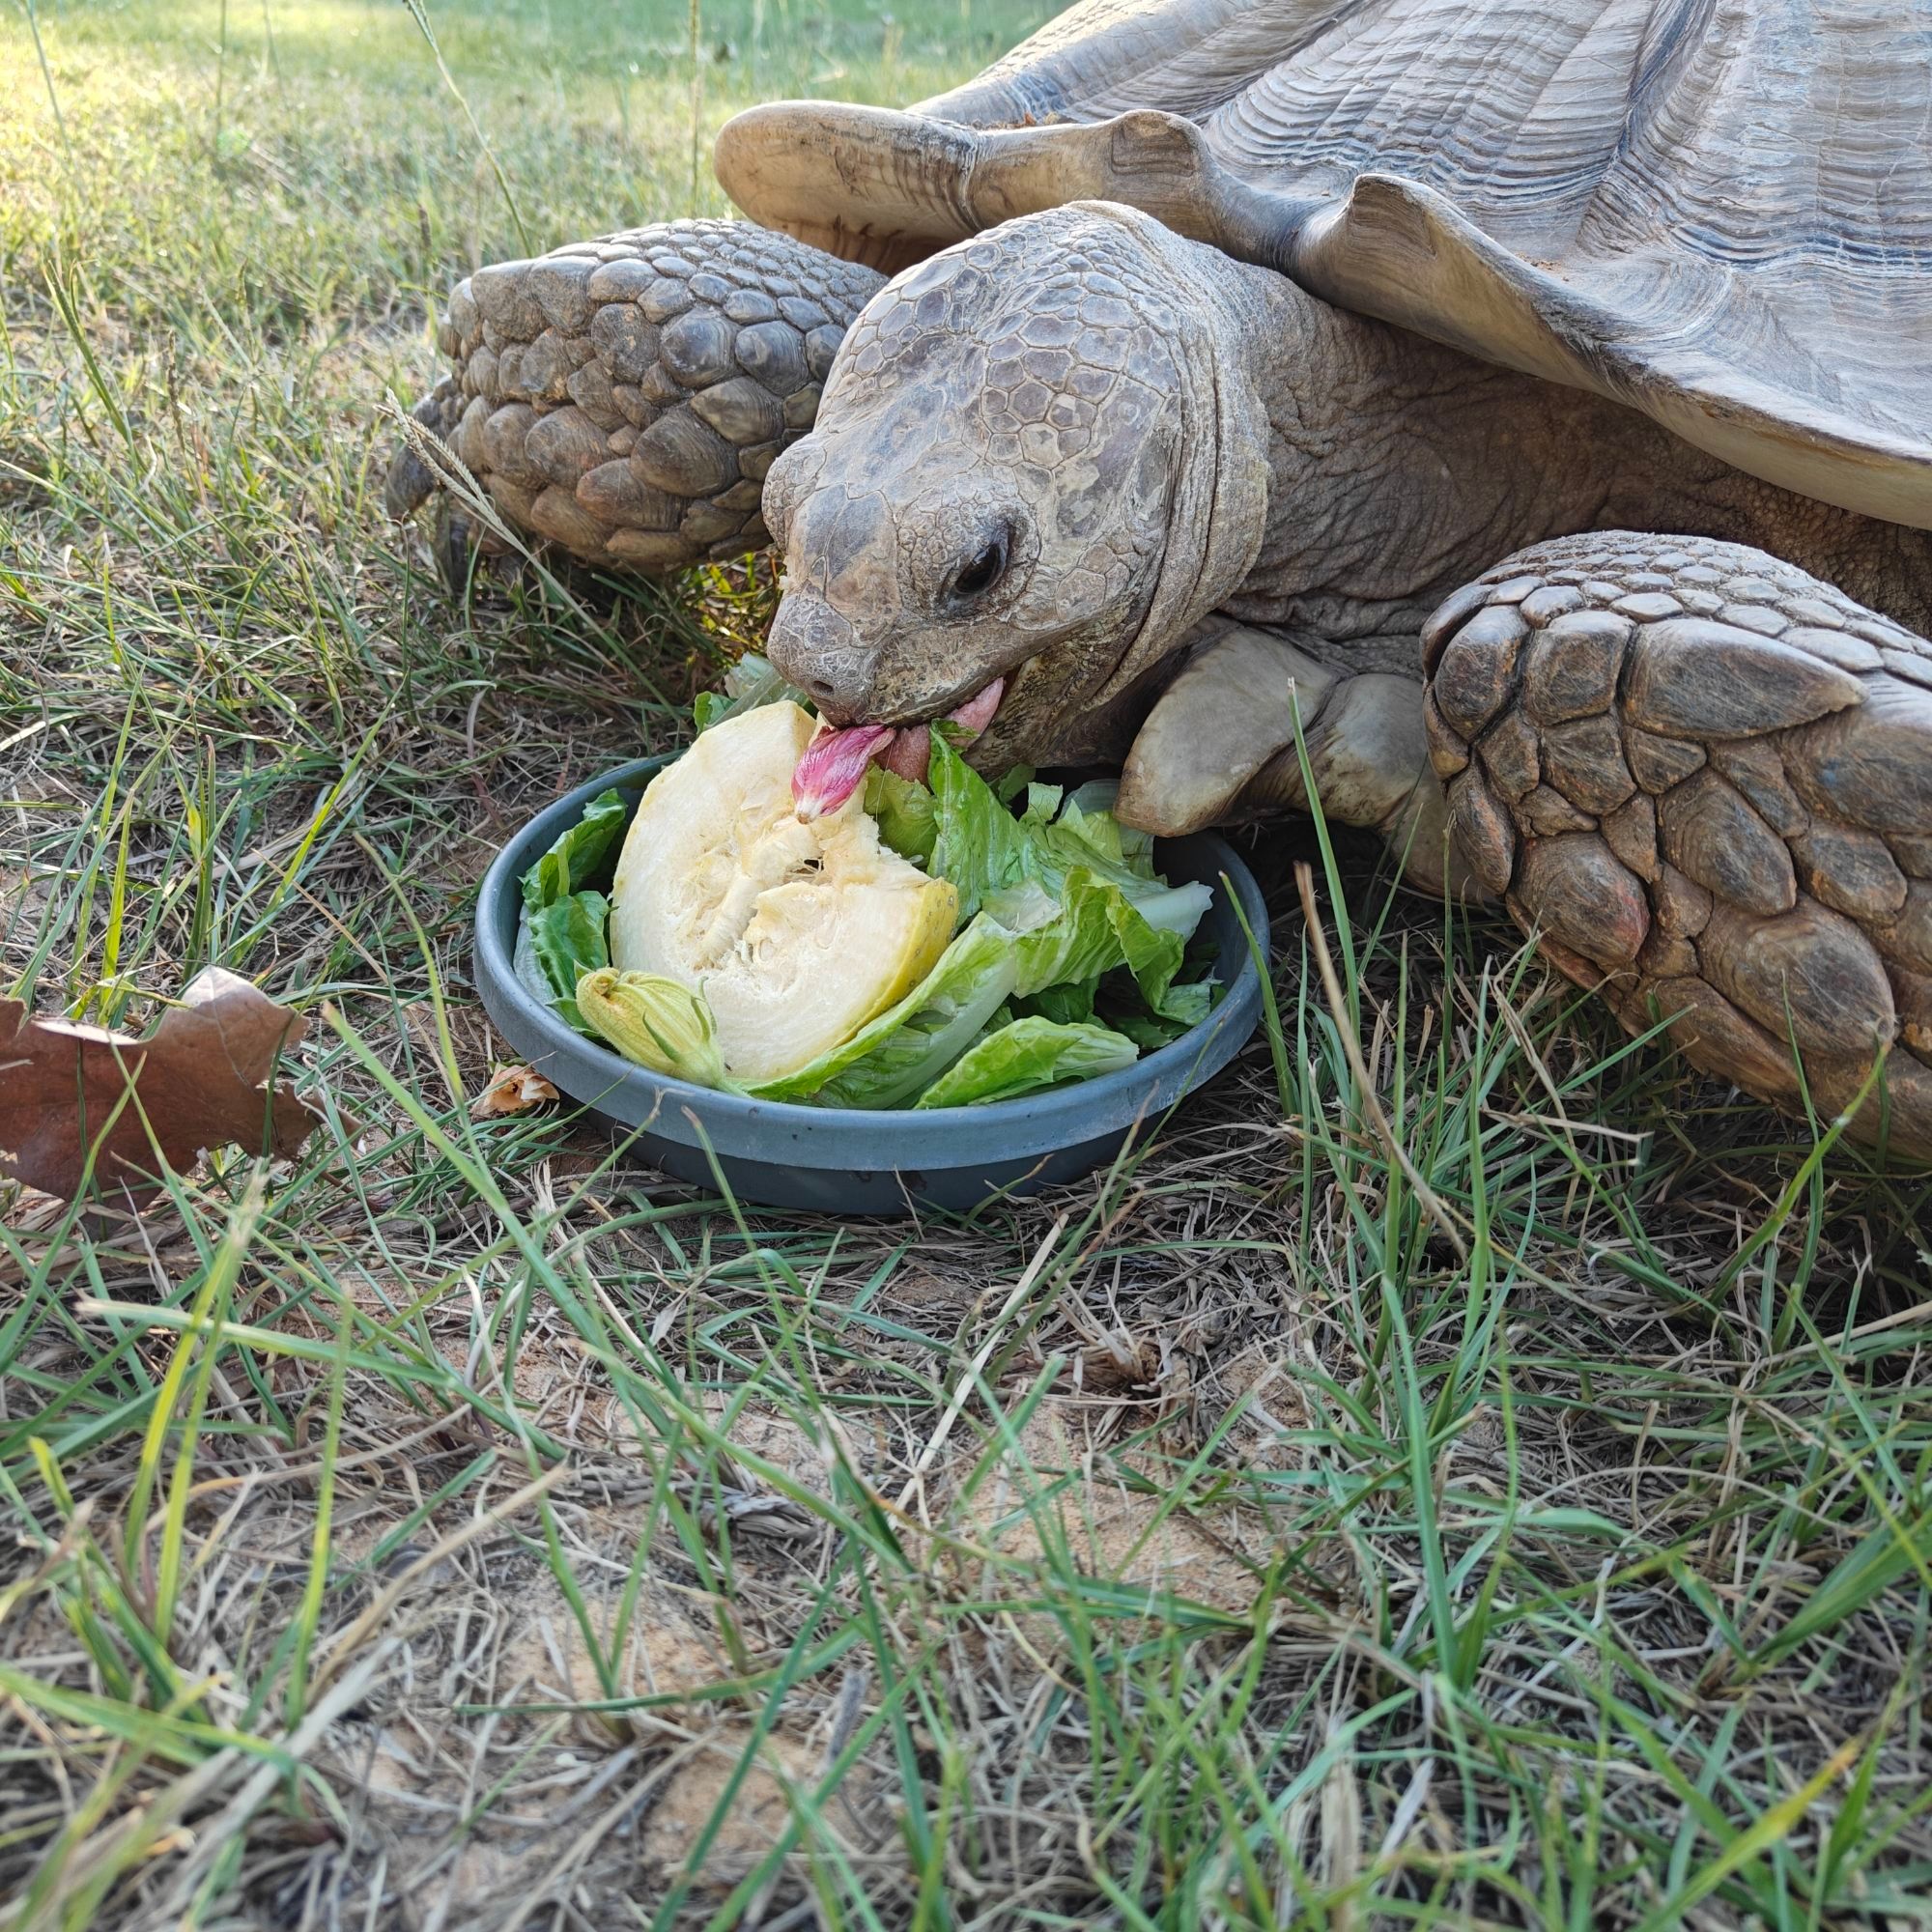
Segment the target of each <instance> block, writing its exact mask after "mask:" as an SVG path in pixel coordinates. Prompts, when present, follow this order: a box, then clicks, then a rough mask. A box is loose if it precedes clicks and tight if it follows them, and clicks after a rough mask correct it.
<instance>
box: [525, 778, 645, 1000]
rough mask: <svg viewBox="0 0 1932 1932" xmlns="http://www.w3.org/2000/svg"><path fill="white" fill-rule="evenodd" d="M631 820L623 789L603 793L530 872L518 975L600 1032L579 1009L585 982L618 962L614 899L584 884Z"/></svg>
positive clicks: (607, 855) (544, 996) (601, 863)
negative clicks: (580, 985) (611, 932)
mask: <svg viewBox="0 0 1932 1932" xmlns="http://www.w3.org/2000/svg"><path fill="white" fill-rule="evenodd" d="M629 817H630V808H629V807H628V806H626V805H625V803H624V800H623V795H622V794H621V793H619V792H616V791H606V792H599V793H598V795H597V796H596V797H595V798H593V799H592V800H591V801H590V803H589V804H588V805H587V806H585V807H584V809H583V816H582V818H580V819H579V820H578V821H577V823H576V824H575V825H572V826H568V827H566V828H565V829H564V831H562V832H561V833H559V834H558V835H557V838H556V839H555V840H554V843H553V844H552V846H551V848H550V850H549V851H548V852H546V853H545V854H544V855H543V857H542V858H541V859H539V860H538V861H537V862H536V864H535V865H534V866H532V867H530V869H529V870H528V871H527V872H526V873H525V874H524V911H523V918H522V920H521V921H520V922H519V925H518V931H517V977H518V978H519V979H520V980H523V982H524V983H525V984H526V986H528V987H530V989H531V990H532V991H533V992H536V993H537V994H538V996H539V997H540V998H542V999H544V1000H546V1001H547V1002H548V1003H549V1004H550V1006H551V1007H552V1008H554V1009H555V1011H556V1013H557V1015H558V1017H559V1018H561V1019H562V1020H563V1021H564V1022H565V1024H566V1025H569V1026H573V1027H575V1028H576V1029H577V1031H578V1032H579V1033H583V1034H589V1035H590V1036H591V1037H592V1038H595V1037H596V1034H595V1032H594V1030H593V1029H592V1028H591V1027H589V1026H587V1025H585V1023H584V1019H583V1015H582V1013H581V1012H580V1011H579V1010H578V1008H577V998H576V994H577V982H578V980H580V979H581V978H582V976H583V975H584V974H585V973H594V972H597V971H598V970H599V969H600V968H602V967H605V966H608V965H610V963H611V954H610V951H609V949H608V946H607V944H606V940H605V926H606V924H607V923H608V922H609V920H610V917H611V901H610V900H609V899H607V898H606V897H605V896H604V895H603V894H602V893H599V892H592V891H589V890H587V889H584V888H583V887H582V881H583V880H585V879H587V878H590V877H592V876H593V875H594V874H595V873H596V872H597V871H598V869H599V868H600V867H602V866H603V864H604V862H605V860H606V859H607V858H608V857H609V856H610V852H611V846H612V845H614V844H615V843H616V842H617V839H618V838H619V837H620V836H621V834H622V833H623V830H624V826H625V823H626V822H627V820H628V819H629Z"/></svg>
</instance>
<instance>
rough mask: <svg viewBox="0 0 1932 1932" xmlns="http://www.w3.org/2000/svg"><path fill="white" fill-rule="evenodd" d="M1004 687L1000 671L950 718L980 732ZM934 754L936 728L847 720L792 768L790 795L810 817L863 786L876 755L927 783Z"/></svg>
mask: <svg viewBox="0 0 1932 1932" xmlns="http://www.w3.org/2000/svg"><path fill="white" fill-rule="evenodd" d="M1006 689H1007V681H1006V679H1005V678H1003V677H996V678H995V679H994V680H993V681H992V683H991V684H989V685H987V686H986V688H985V689H984V690H983V691H978V692H975V693H974V694H973V696H971V697H969V698H968V699H967V700H966V702H965V703H964V704H962V705H960V706H959V707H958V709H957V710H954V711H951V712H948V713H947V718H948V721H949V722H950V723H952V724H954V725H962V726H964V728H965V729H966V731H967V733H968V734H969V735H970V736H972V737H975V738H977V737H978V736H979V735H980V732H981V731H983V730H984V729H985V728H986V726H987V725H990V724H991V723H992V722H993V714H994V713H995V712H996V711H998V710H999V708H1000V699H1001V698H1002V697H1003V696H1005V694H1006ZM931 755H932V734H931V732H930V731H928V730H927V729H926V727H925V726H924V725H906V726H905V727H904V728H903V729H895V728H894V727H893V726H892V725H847V726H846V727H845V728H844V729H843V730H842V731H821V732H820V733H819V734H818V736H817V737H815V738H814V739H813V740H812V741H811V743H810V745H808V746H807V747H806V748H805V753H804V755H803V756H802V757H801V758H800V759H799V761H798V763H797V765H796V766H795V767H794V768H793V770H792V775H791V795H792V799H793V802H794V803H795V804H796V805H797V807H798V809H799V810H800V811H801V812H802V813H803V814H804V815H805V816H806V817H807V818H817V817H819V816H821V815H822V814H823V813H825V812H828V811H837V810H838V808H839V807H840V806H841V805H843V804H844V803H845V801H846V800H847V799H848V798H850V797H851V796H852V794H853V793H854V792H855V791H857V790H858V789H859V786H860V785H861V783H862V782H863V781H864V780H865V777H866V767H867V765H869V764H870V763H871V762H872V760H873V759H874V758H877V759H878V761H879V762H880V764H882V765H884V766H885V767H886V769H887V770H888V771H892V772H896V773H897V774H898V775H899V777H900V778H902V779H912V780H914V781H916V782H918V783H921V784H923V783H924V782H925V773H926V766H927V764H928V762H929V760H930V758H931Z"/></svg>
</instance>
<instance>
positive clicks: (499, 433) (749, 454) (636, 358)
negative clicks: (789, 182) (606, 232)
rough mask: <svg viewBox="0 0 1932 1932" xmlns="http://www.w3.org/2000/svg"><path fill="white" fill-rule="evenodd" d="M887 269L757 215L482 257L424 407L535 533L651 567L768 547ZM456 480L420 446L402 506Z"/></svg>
mask: <svg viewBox="0 0 1932 1932" xmlns="http://www.w3.org/2000/svg"><path fill="white" fill-rule="evenodd" d="M882 280H883V277H881V276H880V275H878V274H877V273H875V272H874V271H873V270H870V269H864V268H859V267H857V266H855V265H854V264H852V263H849V262H842V261H839V260H838V258H836V257H835V256H831V255H827V254H823V253H821V252H820V251H819V250H818V249H816V248H812V247H810V246H808V245H807V244H806V243H804V242H801V241H793V240H791V239H790V238H789V237H788V236H784V235H777V234H773V233H770V232H769V231H767V230H765V229H761V228H755V227H753V226H752V225H751V224H749V223H746V222H731V221H672V222H665V223H661V224H658V225H655V226H652V227H648V228H636V229H630V230H627V231H625V232H624V233H622V234H619V235H611V236H608V237H605V238H604V239H603V240H601V241H584V242H576V243H573V244H572V245H570V246H569V247H566V248H561V249H558V250H556V251H555V252H554V253H553V254H550V255H545V256H542V257H539V258H538V259H536V260H534V261H527V262H504V263H497V264H495V265H493V266H491V267H490V268H487V269H482V270H478V271H477V272H476V273H475V274H474V275H471V276H470V277H469V278H468V279H467V280H465V281H463V282H460V283H459V284H458V285H457V286H456V288H455V289H454V290H453V291H452V293H451V295H450V298H449V303H448V308H447V311H446V313H445V315H444V317H443V320H442V323H441V325H440V328H439V330H438V345H439V347H440V349H441V350H442V352H443V354H444V355H447V356H448V357H449V359H450V361H451V362H452V364H453V365H454V371H453V373H452V375H450V376H448V377H446V378H445V379H444V380H443V381H442V382H441V383H440V384H438V385H437V388H436V390H435V391H434V392H433V393H432V395H431V396H430V397H428V398H427V399H426V400H425V401H424V402H423V403H422V404H420V405H418V407H417V409H416V410H415V412H413V413H414V415H415V418H416V420H417V421H418V422H420V423H421V424H422V425H423V426H424V428H426V429H427V430H429V431H430V432H431V433H432V434H433V435H435V436H437V437H438V438H440V440H443V441H445V442H447V443H448V444H449V445H450V446H451V448H452V449H453V450H454V451H455V453H456V454H457V455H458V456H459V457H460V458H461V459H462V460H463V462H464V464H465V465H466V466H467V467H468V468H469V470H470V471H471V473H472V474H473V475H474V476H475V477H476V479H477V481H478V482H479V483H480V484H481V485H482V486H483V488H484V489H485V490H487V491H488V492H489V494H490V497H491V500H492V501H493V502H494V503H495V504H496V506H497V510H498V511H499V512H500V514H501V515H502V516H503V517H504V519H505V520H506V521H507V522H508V523H510V524H511V525H512V526H515V527H516V528H517V529H519V530H522V531H526V532H527V533H529V534H530V535H531V536H533V537H537V538H541V539H544V540H546V541H548V542H550V543H553V544H555V545H557V546H558V547H560V548H561V549H563V550H565V551H567V552H569V553H570V554H572V555H574V556H576V557H578V558H580V559H581V560H582V561H583V562H585V563H590V564H598V565H603V566H605V567H607V568H620V569H625V570H632V571H642V572H645V573H660V572H665V571H671V570H676V569H679V568H682V567H683V566H684V565H686V564H690V563H696V562H698V561H700V560H702V559H703V558H705V557H708V556H728V555H735V554H738V553H740V552H742V551H745V550H750V549H753V548H755V547H757V546H758V545H760V544H762V543H764V542H765V541H766V534H765V529H764V526H763V524H762V523H761V522H760V520H759V497H760V491H761V486H762V483H763V480H764V476H765V472H766V471H767V470H768V469H770V468H771V465H772V461H773V459H774V458H775V457H776V456H777V455H778V454H779V452H780V451H781V449H782V448H784V447H785V446H786V445H787V444H788V443H789V442H792V441H794V440H796V439H797V438H798V437H800V436H802V435H803V434H804V433H805V432H806V431H807V430H809V429H810V427H811V423H812V419H813V415H814V412H815V411H816V408H817V402H818V395H819V390H820V387H821V385H822V384H823V382H824V379H825V376H826V374H827V372H828V371H829V370H830V368H831V366H832V357H833V355H835V353H836V352H837V350H838V344H839V342H840V340H841V339H842V337H843V335H844V332H845V330H846V328H847V327H849V326H850V325H851V322H852V320H853V318H854V317H855V316H856V315H857V314H858V312H859V310H860V309H861V308H863V307H864V306H865V304H866V302H867V300H868V299H869V298H870V297H871V295H872V294H873V292H874V291H875V290H876V289H877V288H878V287H879V285H880V283H881V281H882ZM435 484H436V477H435V475H434V473H433V472H432V470H431V469H430V466H429V465H428V464H426V463H425V462H424V461H423V459H422V457H421V455H420V454H419V453H418V452H416V451H415V450H414V449H413V448H412V447H411V446H409V445H408V444H407V443H405V444H404V445H402V446H401V447H399V448H398V450H397V452H396V454H395V457H394V459H393V460H392V462H391V464H390V469H389V475H388V482H387V488H386V492H385V496H386V500H387V504H388V508H389V513H390V514H391V515H392V516H396V517H404V516H407V515H409V514H410V513H411V512H412V511H413V510H414V509H415V508H416V507H417V506H418V505H419V504H421V503H422V502H423V500H424V499H425V498H426V497H428V496H429V495H430V493H431V491H432V490H433V489H434V487H435Z"/></svg>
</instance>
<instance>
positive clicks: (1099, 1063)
mask: <svg viewBox="0 0 1932 1932" xmlns="http://www.w3.org/2000/svg"><path fill="white" fill-rule="evenodd" d="M1139 1055H1140V1049H1139V1048H1138V1047H1137V1046H1135V1044H1134V1043H1133V1041H1132V1040H1131V1039H1128V1038H1127V1037H1125V1036H1124V1035H1123V1034H1118V1033H1114V1032H1111V1031H1110V1030H1109V1029H1108V1028H1106V1027H1103V1026H1094V1024H1092V1023H1091V1022H1090V1021H1076V1022H1074V1023H1073V1024H1071V1025H1063V1024H1062V1023H1061V1022H1059V1021H1057V1020H1050V1019H1048V1018H1046V1017H1045V1015H1044V1014H1041V1013H1033V1014H1030V1015H1028V1016H1027V1017H1026V1018H1024V1019H1017V1020H1014V1021H1013V1022H1012V1023H1011V1024H1010V1025H1009V1026H1003V1027H1001V1028H1000V1029H999V1030H998V1031H997V1032H994V1033H989V1034H987V1035H986V1036H985V1037H983V1038H982V1039H980V1040H978V1041H976V1042H975V1043H974V1044H973V1045H972V1046H970V1047H968V1048H967V1049H966V1051H965V1052H964V1053H963V1054H961V1055H960V1057H959V1058H958V1059H957V1060H956V1061H954V1062H953V1064H952V1065H951V1066H950V1067H949V1068H948V1069H947V1070H946V1071H945V1072H944V1073H942V1074H941V1075H940V1076H939V1078H938V1079H937V1080H935V1081H934V1082H933V1083H932V1085H931V1086H929V1087H928V1088H927V1089H926V1090H925V1092H924V1093H923V1094H921V1095H920V1096H919V1100H918V1103H917V1104H918V1105H919V1106H921V1107H922V1108H924V1107H973V1106H984V1105H985V1104H986V1103H987V1102H988V1101H992V1100H1010V1099H1013V1098H1015V1097H1016V1096H1017V1095H1019V1094H1032V1093H1035V1092H1037V1090H1038V1089H1039V1088H1042V1087H1057V1086H1059V1085H1060V1084H1062V1083H1063V1082H1064V1081H1067V1080H1091V1079H1092V1078H1093V1077H1094V1075H1095V1074H1096V1073H1112V1072H1114V1071H1115V1070H1116V1069H1117V1068H1119V1067H1122V1066H1130V1065H1133V1063H1134V1061H1135V1060H1136V1059H1138V1058H1139Z"/></svg>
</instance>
